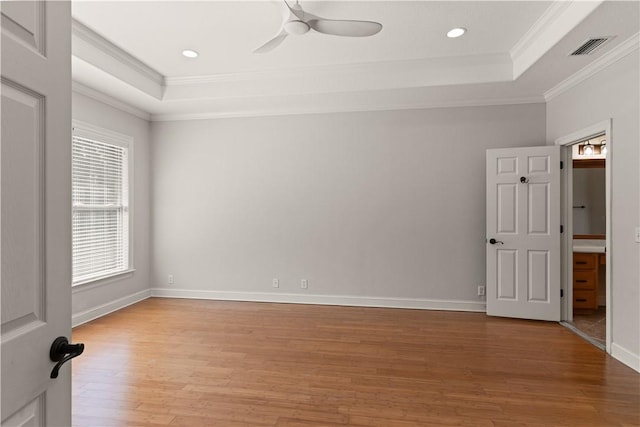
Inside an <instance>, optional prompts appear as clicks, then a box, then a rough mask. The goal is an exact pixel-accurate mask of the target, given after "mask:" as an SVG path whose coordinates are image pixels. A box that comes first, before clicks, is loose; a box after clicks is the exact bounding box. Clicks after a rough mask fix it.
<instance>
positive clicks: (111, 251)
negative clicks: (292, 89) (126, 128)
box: [72, 133, 129, 285]
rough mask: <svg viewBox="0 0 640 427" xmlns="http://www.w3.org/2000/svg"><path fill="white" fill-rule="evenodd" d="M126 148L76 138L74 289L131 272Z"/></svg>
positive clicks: (74, 163)
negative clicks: (82, 284)
mask: <svg viewBox="0 0 640 427" xmlns="http://www.w3.org/2000/svg"><path fill="white" fill-rule="evenodd" d="M128 164H129V162H128V148H127V147H126V146H122V145H119V144H110V143H106V142H100V141H97V140H94V139H89V138H84V137H82V136H79V135H77V134H76V133H74V136H73V144H72V199H73V220H72V227H73V236H72V242H73V244H72V246H73V248H72V249H73V284H74V285H77V284H80V283H85V282H89V281H92V280H95V279H99V278H103V277H107V276H111V275H114V274H117V273H119V272H123V271H126V270H128V269H129V171H128Z"/></svg>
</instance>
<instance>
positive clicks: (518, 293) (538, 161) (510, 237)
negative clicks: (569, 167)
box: [486, 146, 560, 320]
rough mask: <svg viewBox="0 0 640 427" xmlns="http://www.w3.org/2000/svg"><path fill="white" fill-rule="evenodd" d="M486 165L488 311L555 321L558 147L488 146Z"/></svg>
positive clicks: (557, 314) (557, 317)
mask: <svg viewBox="0 0 640 427" xmlns="http://www.w3.org/2000/svg"><path fill="white" fill-rule="evenodd" d="M486 170H487V314H489V315H494V316H507V317H520V318H527V319H540V320H560V151H559V148H558V147H551V146H544V147H528V148H510V149H496V150H487V169H486ZM490 239H495V244H491V243H490Z"/></svg>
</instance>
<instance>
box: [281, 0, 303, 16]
mask: <svg viewBox="0 0 640 427" xmlns="http://www.w3.org/2000/svg"><path fill="white" fill-rule="evenodd" d="M282 1H283V2H284V4H286V5H287V9H289V12H290V13H291V15H293V16H295V17H296V18H298V19H299V20H301V21H304V15H305V12H304V11H303V10H302V9H301V8H300V6H299V5H298V6H296V8H293V7H291V6H289V3H287V0H282ZM289 19H291V18H289Z"/></svg>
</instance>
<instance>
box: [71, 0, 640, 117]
mask: <svg viewBox="0 0 640 427" xmlns="http://www.w3.org/2000/svg"><path fill="white" fill-rule="evenodd" d="M301 5H302V7H303V8H304V9H305V10H307V11H309V12H311V13H313V14H316V15H319V16H323V17H327V18H336V19H362V20H371V21H378V22H381V23H382V24H383V25H384V28H383V30H382V32H380V33H379V34H377V35H375V36H372V37H366V38H349V37H335V36H327V35H323V34H318V33H313V32H310V33H308V34H306V35H303V36H297V37H296V36H289V37H288V38H287V39H286V40H285V41H284V42H283V44H282V45H280V46H279V47H278V48H277V49H276V50H274V51H273V52H270V53H267V54H253V53H252V51H253V49H255V48H256V47H258V46H260V45H261V44H263V43H264V42H265V41H267V40H268V39H270V38H271V37H273V36H274V35H275V34H276V33H277V32H278V30H279V28H280V23H281V20H282V13H283V9H284V5H283V4H282V3H279V2H275V1H211V2H154V1H147V2H126V1H114V2H93V1H87V2H74V3H73V16H74V19H75V20H76V22H75V23H74V31H73V54H74V58H73V73H74V80H75V81H76V82H77V84H76V88H77V89H78V90H79V91H81V92H83V93H86V94H90V95H92V96H95V97H98V98H99V97H100V96H102V94H107V95H109V96H111V97H113V98H115V99H117V100H118V101H113V100H112V101H113V102H112V103H118V102H124V103H126V104H127V105H120V106H121V107H127V106H133V107H134V108H137V109H139V110H142V111H141V112H140V114H139V115H143V116H144V115H145V114H147V113H149V114H150V117H151V118H152V119H155V120H163V119H179V118H198V117H229V116H243V115H260V114H290V113H304V112H325V111H357V110H379V109H397V108H424V107H430V106H446V105H477V104H499V103H506V104H508V103H518V102H541V101H544V97H543V95H544V94H545V92H548V91H549V90H550V89H552V88H554V86H556V85H558V84H559V83H561V82H562V81H563V80H565V79H567V78H569V77H570V76H571V75H574V74H575V73H577V72H579V71H580V70H581V69H583V68H584V67H588V66H590V65H598V64H597V61H598V60H599V59H601V58H604V59H603V61H604V60H608V61H611V60H612V59H607V58H605V57H606V56H607V55H609V56H611V57H614V56H615V55H617V56H620V55H621V53H620V51H623V50H624V49H626V50H629V48H631V49H637V46H638V43H637V38H638V35H637V33H638V27H639V24H638V23H639V21H640V16H639V9H640V7H639V4H638V2H617V1H607V2H604V3H603V2H600V1H577V2H571V1H555V2H548V1H530V2H529V1H409V2H402V1H341V2H335V1H324V2H318V1H313V2H304V1H303V2H301ZM456 26H463V27H466V28H467V29H468V30H469V31H468V33H467V34H466V35H465V36H463V37H461V38H458V39H449V38H447V37H446V35H445V34H446V32H447V31H448V30H449V29H451V28H453V27H456ZM600 36H615V38H614V39H613V40H611V41H610V42H608V43H607V44H606V45H604V46H603V47H602V48H600V49H599V50H598V51H596V53H594V55H591V56H588V57H580V58H573V57H568V56H567V53H568V52H569V51H571V50H572V49H574V48H575V47H577V46H578V45H579V44H581V43H582V42H584V41H585V40H586V39H587V38H590V37H600ZM187 48H188V49H194V50H197V51H198V52H200V57H199V58H197V59H195V60H190V59H187V58H184V57H183V56H182V55H181V54H180V52H181V51H182V50H183V49H187ZM616 49H617V50H616ZM622 53H624V52H622ZM614 59H615V58H614ZM96 91H97V92H96ZM103 98H104V97H103ZM104 99H107V98H104Z"/></svg>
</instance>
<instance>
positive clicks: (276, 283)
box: [273, 279, 280, 288]
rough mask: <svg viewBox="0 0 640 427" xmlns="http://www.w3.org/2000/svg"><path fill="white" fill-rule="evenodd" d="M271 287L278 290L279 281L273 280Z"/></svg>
mask: <svg viewBox="0 0 640 427" xmlns="http://www.w3.org/2000/svg"><path fill="white" fill-rule="evenodd" d="M273 287H274V288H279V287H280V280H278V279H273Z"/></svg>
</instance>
